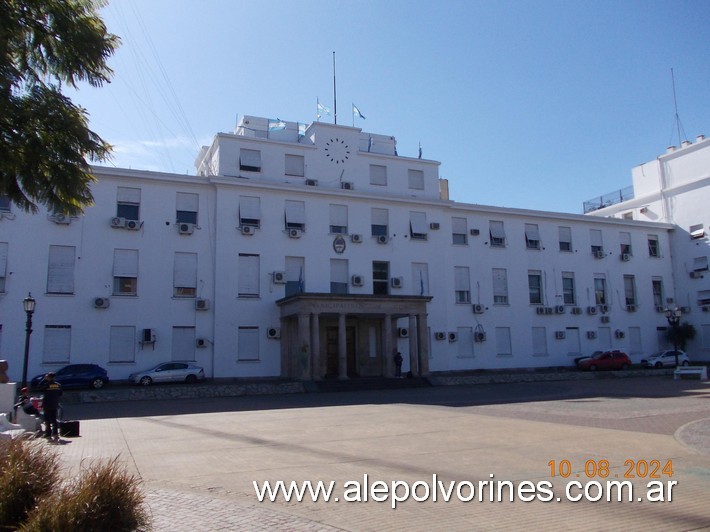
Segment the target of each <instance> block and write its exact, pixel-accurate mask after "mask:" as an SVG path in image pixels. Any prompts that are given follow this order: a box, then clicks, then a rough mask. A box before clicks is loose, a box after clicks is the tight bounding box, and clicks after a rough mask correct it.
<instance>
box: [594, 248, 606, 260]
mask: <svg viewBox="0 0 710 532" xmlns="http://www.w3.org/2000/svg"><path fill="white" fill-rule="evenodd" d="M592 255H593V256H594V258H595V259H603V258H604V251H601V250H600V251H592Z"/></svg>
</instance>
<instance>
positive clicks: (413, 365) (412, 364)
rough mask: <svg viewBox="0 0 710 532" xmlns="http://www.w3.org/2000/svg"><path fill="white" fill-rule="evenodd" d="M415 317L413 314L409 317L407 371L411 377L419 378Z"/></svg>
mask: <svg viewBox="0 0 710 532" xmlns="http://www.w3.org/2000/svg"><path fill="white" fill-rule="evenodd" d="M416 330H417V317H416V316H415V315H414V314H410V315H409V371H411V372H412V376H414V377H418V376H419V362H418V360H417V359H418V358H419V357H418V356H417V334H416V333H415V331H416Z"/></svg>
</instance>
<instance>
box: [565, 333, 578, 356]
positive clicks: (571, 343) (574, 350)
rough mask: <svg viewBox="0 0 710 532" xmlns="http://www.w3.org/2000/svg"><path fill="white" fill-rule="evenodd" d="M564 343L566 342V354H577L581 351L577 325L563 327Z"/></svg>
mask: <svg viewBox="0 0 710 532" xmlns="http://www.w3.org/2000/svg"><path fill="white" fill-rule="evenodd" d="M565 343H566V344H567V354H570V355H571V354H575V355H578V354H580V353H581V352H582V344H581V343H580V337H579V329H578V328H577V327H567V329H565Z"/></svg>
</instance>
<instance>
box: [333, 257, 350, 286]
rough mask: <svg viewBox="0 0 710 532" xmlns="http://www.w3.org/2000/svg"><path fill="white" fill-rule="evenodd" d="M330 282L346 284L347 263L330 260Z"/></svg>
mask: <svg viewBox="0 0 710 532" xmlns="http://www.w3.org/2000/svg"><path fill="white" fill-rule="evenodd" d="M330 282H331V283H346V284H347V282H348V261H347V260H343V259H330Z"/></svg>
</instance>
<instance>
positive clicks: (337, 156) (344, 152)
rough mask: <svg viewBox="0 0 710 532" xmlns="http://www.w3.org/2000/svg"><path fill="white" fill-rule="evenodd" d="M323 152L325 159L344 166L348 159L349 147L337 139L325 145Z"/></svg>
mask: <svg viewBox="0 0 710 532" xmlns="http://www.w3.org/2000/svg"><path fill="white" fill-rule="evenodd" d="M324 152H325V157H326V159H328V160H329V161H330V162H331V163H334V164H345V161H347V160H348V159H350V146H348V145H347V144H345V141H344V140H341V139H339V138H337V137H336V138H334V139H330V140H329V141H328V142H326V143H325V150H324Z"/></svg>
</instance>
